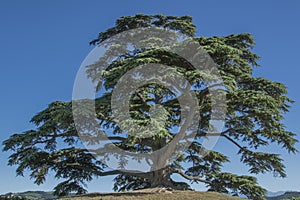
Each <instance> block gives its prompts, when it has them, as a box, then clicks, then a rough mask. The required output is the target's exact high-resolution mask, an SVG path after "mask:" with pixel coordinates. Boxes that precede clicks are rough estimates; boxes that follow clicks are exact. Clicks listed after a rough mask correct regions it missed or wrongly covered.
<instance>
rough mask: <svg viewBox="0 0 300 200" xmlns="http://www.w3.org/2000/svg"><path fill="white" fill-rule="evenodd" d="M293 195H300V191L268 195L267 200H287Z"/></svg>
mask: <svg viewBox="0 0 300 200" xmlns="http://www.w3.org/2000/svg"><path fill="white" fill-rule="evenodd" d="M292 197H300V192H285V193H284V194H281V195H279V196H275V197H266V199H267V200H286V199H292Z"/></svg>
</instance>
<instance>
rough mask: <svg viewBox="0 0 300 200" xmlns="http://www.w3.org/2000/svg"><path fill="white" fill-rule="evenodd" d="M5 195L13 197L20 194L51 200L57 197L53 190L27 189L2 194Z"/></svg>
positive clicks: (33, 198)
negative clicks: (25, 190)
mask: <svg viewBox="0 0 300 200" xmlns="http://www.w3.org/2000/svg"><path fill="white" fill-rule="evenodd" d="M1 196H4V197H13V196H20V197H25V198H26V199H29V200H50V199H55V198H56V196H54V195H53V192H44V191H27V192H18V193H7V194H5V195H1Z"/></svg>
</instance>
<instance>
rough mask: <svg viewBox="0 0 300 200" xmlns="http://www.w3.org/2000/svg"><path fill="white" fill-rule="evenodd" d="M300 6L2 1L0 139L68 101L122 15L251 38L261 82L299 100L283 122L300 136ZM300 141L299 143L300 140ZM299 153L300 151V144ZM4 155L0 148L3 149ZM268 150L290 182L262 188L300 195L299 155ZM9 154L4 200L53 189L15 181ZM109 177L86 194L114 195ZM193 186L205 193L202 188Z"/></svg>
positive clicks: (264, 180)
mask: <svg viewBox="0 0 300 200" xmlns="http://www.w3.org/2000/svg"><path fill="white" fill-rule="evenodd" d="M299 9H300V1H297V0H290V1H285V2H284V1H271V0H265V1H258V0H255V1H248V2H246V1H216V0H211V1H198V0H191V1H183V0H182V1H178V0H164V1H158V0H156V1H138V0H130V1H129V0H127V1H126V0H110V1H104V0H103V1H99V0H97V1H96V0H94V1H91V0H77V1H74V0H64V1H60V0H51V1H40V0H26V1H22V0H19V1H16V0H2V1H0V67H1V68H0V70H1V71H0V91H1V103H0V141H1V142H2V141H3V140H5V139H7V138H8V137H9V136H10V135H11V134H13V133H21V132H22V131H25V130H27V129H31V128H34V126H33V125H32V124H30V123H29V120H30V118H31V117H32V116H33V115H34V114H35V113H37V112H39V111H41V110H42V109H44V108H45V107H46V106H47V105H48V104H49V103H51V102H52V101H55V100H62V101H64V100H65V101H69V100H71V97H72V88H73V83H74V79H75V76H76V72H77V70H78V68H79V66H80V64H81V62H82V61H83V59H84V58H85V56H86V55H87V54H88V53H89V52H90V51H91V50H92V48H93V47H91V46H89V44H88V43H89V41H90V40H92V39H94V38H95V37H96V36H97V33H98V32H100V31H104V30H105V29H107V28H109V27H111V26H113V25H114V21H115V20H116V19H117V18H118V17H120V16H124V15H134V14H137V13H145V14H157V13H162V14H165V15H190V16H192V17H193V18H194V23H195V24H196V25H197V27H198V32H197V35H204V36H213V35H228V34H231V33H242V32H249V33H252V34H253V35H254V37H255V39H256V43H257V45H256V47H255V49H254V51H255V52H256V53H257V54H259V55H260V56H261V60H260V61H259V63H260V64H261V67H260V68H258V69H257V70H255V74H256V76H262V77H266V78H268V79H271V80H274V81H279V82H282V83H284V84H286V85H287V87H288V91H289V97H291V98H292V99H294V100H295V101H296V102H295V104H293V106H292V108H291V112H290V113H288V114H287V115H286V119H285V124H286V126H287V128H288V129H289V130H291V131H294V132H296V133H299V124H298V123H299V122H298V116H299V114H300V93H299V92H298V90H299V89H298V86H299V83H300V79H299V74H300V67H299V63H298V59H299V57H300V51H299V46H300V26H299V21H298V20H299V19H300V12H299ZM298 139H299V137H298ZM297 147H298V148H299V149H300V146H299V144H298V145H297ZM1 149H2V147H1ZM216 149H217V150H218V149H219V150H222V151H225V152H226V153H227V154H229V155H232V156H233V161H232V163H231V164H230V165H226V166H225V168H226V170H230V171H232V172H236V173H245V172H247V167H245V166H243V165H240V164H239V161H238V159H236V158H235V157H234V153H235V152H236V151H237V149H235V148H234V147H233V146H232V147H231V146H228V145H226V144H225V145H224V144H223V143H222V141H221V142H219V143H218V144H217V146H216ZM268 150H270V151H273V152H274V151H276V152H279V153H281V154H282V155H283V158H284V159H285V164H286V167H287V168H286V170H287V174H288V178H286V179H280V178H273V177H272V175H270V174H266V175H259V176H258V180H259V183H260V184H261V185H262V186H263V187H265V188H267V189H268V190H271V191H278V190H299V191H300V185H299V178H300V173H299V171H298V169H299V164H300V157H299V154H297V155H289V154H287V153H286V152H285V151H282V150H280V148H279V147H277V146H276V145H272V146H271V147H270V148H269V149H268ZM8 156H9V154H8V153H3V152H1V154H0V185H1V187H0V194H1V193H6V192H10V191H25V190H51V189H52V188H53V187H54V186H55V185H56V184H57V181H56V180H54V179H53V178H52V177H51V176H49V179H48V180H47V182H46V183H45V184H43V185H41V186H36V185H34V184H33V181H32V180H30V179H29V177H28V176H27V175H25V177H16V176H15V171H14V170H15V167H8V166H6V163H7V157H8ZM111 188H112V182H111V177H108V178H101V179H98V180H95V181H93V182H92V183H91V184H89V191H109V190H110V189H111ZM196 188H200V187H197V186H196Z"/></svg>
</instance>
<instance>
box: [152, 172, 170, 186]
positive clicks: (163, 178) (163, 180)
mask: <svg viewBox="0 0 300 200" xmlns="http://www.w3.org/2000/svg"><path fill="white" fill-rule="evenodd" d="M151 173H152V176H151V178H150V181H151V187H172V181H171V174H170V171H169V170H168V169H167V168H164V169H159V170H156V171H153V172H151Z"/></svg>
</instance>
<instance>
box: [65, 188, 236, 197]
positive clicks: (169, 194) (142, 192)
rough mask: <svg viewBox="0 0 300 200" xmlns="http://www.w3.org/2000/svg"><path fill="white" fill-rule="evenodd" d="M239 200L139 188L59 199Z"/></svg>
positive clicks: (208, 193) (215, 194) (189, 192)
mask: <svg viewBox="0 0 300 200" xmlns="http://www.w3.org/2000/svg"><path fill="white" fill-rule="evenodd" d="M113 199H116V200H121V199H122V200H123V199H125V200H132V199H141V200H146V199H147V200H170V199H175V200H192V199H196V200H241V199H240V198H238V197H231V196H228V195H224V194H220V193H215V192H196V191H177V190H176V191H172V192H170V191H167V190H166V191H161V189H157V190H156V191H153V190H147V189H146V190H139V191H133V192H119V193H91V194H87V195H81V196H74V197H65V198H62V199H61V200H113Z"/></svg>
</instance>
